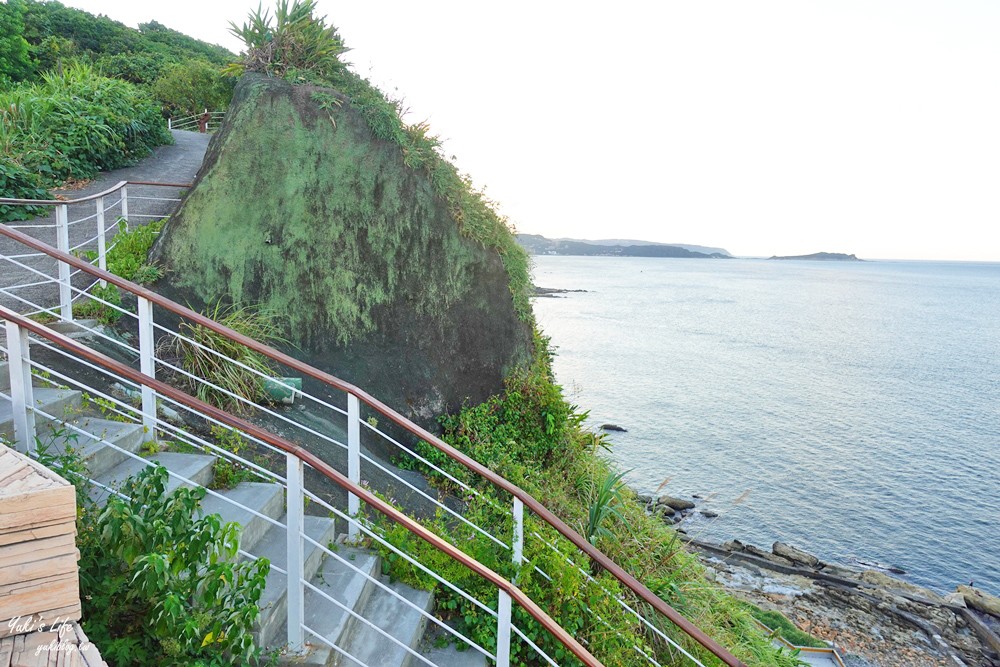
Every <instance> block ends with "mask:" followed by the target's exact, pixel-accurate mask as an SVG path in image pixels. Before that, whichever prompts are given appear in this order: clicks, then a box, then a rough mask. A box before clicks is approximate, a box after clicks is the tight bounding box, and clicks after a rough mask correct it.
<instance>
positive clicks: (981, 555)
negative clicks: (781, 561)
mask: <svg viewBox="0 0 1000 667" xmlns="http://www.w3.org/2000/svg"><path fill="white" fill-rule="evenodd" d="M534 259H535V268H534V277H535V284H537V285H539V286H542V287H550V288H563V289H571V290H586V292H575V293H568V294H564V295H561V296H562V297H563V298H538V299H536V300H535V313H536V315H537V317H538V320H539V322H540V324H541V327H542V329H543V331H544V332H545V333H546V334H547V335H549V336H551V338H552V342H553V344H554V346H555V348H556V352H557V356H556V358H555V362H554V364H555V372H556V376H557V379H558V381H559V382H560V383H561V384H562V385H563V387H564V390H565V392H566V395H567V397H568V398H569V399H570V400H571V401H572V402H574V403H576V404H578V405H579V406H580V407H581V409H589V410H590V414H591V417H590V420H589V422H588V423H589V425H590V426H591V427H593V428H596V427H599V426H600V425H602V424H604V423H614V424H618V425H620V426H622V427H624V428H626V429H627V432H626V433H612V434H611V436H610V440H611V442H612V443H613V451H612V454H610V456H611V457H612V458H613V459H614V461H615V462H616V463H617V464H618V465H619V466H620V467H621V468H623V469H626V470H629V471H630V472H629V473H628V475H627V479H628V481H629V483H630V485H631V486H632V487H633V488H635V489H636V490H637V491H639V492H641V493H666V494H670V495H675V496H685V497H689V496H692V495H694V494H697V495H699V496H702V500H699V501H698V503H699V508H700V509H707V510H711V511H712V512H717V513H718V515H719V516H718V517H717V518H711V519H710V518H706V517H704V516H703V515H701V514H700V513H695V514H694V515H692V517H691V518H690V519H689V520H688V521H687V522H686V523H687V530H688V531H689V533H690V534H691V535H692V536H697V537H700V538H704V539H709V540H719V541H721V540H726V539H730V538H737V539H740V540H743V541H746V542H750V543H752V544H755V545H757V546H760V547H764V548H769V547H770V545H771V543H772V542H773V541H775V540H781V541H785V542H788V543H791V544H793V545H796V546H799V547H801V548H804V549H806V550H808V551H811V552H813V553H815V554H816V555H818V556H819V557H821V558H822V559H826V560H829V561H831V562H839V563H847V564H850V563H855V562H864V563H880V564H883V565H887V566H893V567H899V568H902V569H904V570H905V571H906V572H907V578H909V579H910V580H911V581H913V582H915V583H918V584H922V585H925V586H929V587H932V588H935V589H938V590H949V589H953V588H954V586H955V585H957V584H961V583H969V581H974V582H975V583H976V585H977V586H981V587H983V588H985V589H987V590H990V591H992V592H994V593H1000V264H995V263H960V262H954V263H952V262H901V261H872V262H809V261H769V260H751V259H733V260H691V259H652V258H619V257H556V256H541V257H536V258H534Z"/></svg>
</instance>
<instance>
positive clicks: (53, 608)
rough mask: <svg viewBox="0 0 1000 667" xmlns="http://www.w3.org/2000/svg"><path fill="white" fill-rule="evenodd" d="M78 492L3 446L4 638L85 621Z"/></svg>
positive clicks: (0, 583) (0, 567) (0, 582)
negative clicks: (81, 597) (80, 559)
mask: <svg viewBox="0 0 1000 667" xmlns="http://www.w3.org/2000/svg"><path fill="white" fill-rule="evenodd" d="M79 557H80V552H79V551H78V550H77V548H76V490H75V489H74V488H73V486H72V485H71V484H70V483H69V482H67V481H66V480H64V479H63V478H62V477H60V476H59V475H57V474H55V473H54V472H52V471H51V470H48V469H47V468H45V467H44V466H42V465H40V464H38V463H37V462H35V461H34V460H32V459H30V458H28V457H27V456H24V455H23V454H20V453H18V452H15V451H14V450H12V449H10V448H8V447H4V446H0V637H7V636H11V635H15V634H21V633H23V632H25V631H26V630H33V629H36V628H39V627H43V626H45V625H52V624H54V623H61V622H66V621H79V620H80V585H79V572H78V568H77V560H78V559H79Z"/></svg>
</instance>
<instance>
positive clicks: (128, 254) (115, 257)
mask: <svg viewBox="0 0 1000 667" xmlns="http://www.w3.org/2000/svg"><path fill="white" fill-rule="evenodd" d="M165 222H166V220H154V221H153V222H150V223H149V224H146V225H140V226H138V227H133V228H132V229H129V228H128V226H127V224H126V222H125V221H124V220H119V221H118V233H117V234H116V235H115V237H114V240H113V243H112V244H111V247H110V248H109V249H108V254H107V257H106V258H105V261H106V262H107V267H108V271H110V272H111V273H113V274H115V275H116V276H121V277H122V278H124V279H125V280H131V281H133V282H137V283H139V284H140V285H143V284H146V283H151V282H156V281H157V280H159V279H160V278H161V277H162V276H163V270H162V269H160V268H159V267H158V266H156V265H155V264H150V263H149V259H148V258H149V249H150V248H152V247H153V243H155V242H156V238H157V236H159V234H160V231H162V229H163V225H164V223H165Z"/></svg>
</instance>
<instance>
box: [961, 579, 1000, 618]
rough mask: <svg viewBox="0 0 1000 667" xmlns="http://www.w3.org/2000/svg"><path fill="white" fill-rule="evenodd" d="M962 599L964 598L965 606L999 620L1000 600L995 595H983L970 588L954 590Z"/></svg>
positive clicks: (963, 587)
mask: <svg viewBox="0 0 1000 667" xmlns="http://www.w3.org/2000/svg"><path fill="white" fill-rule="evenodd" d="M955 590H957V591H958V592H959V593H961V594H962V597H964V598H965V604H966V605H968V606H970V607H972V608H973V609H976V610H978V611H981V612H983V613H984V614H990V615H992V616H996V617H997V618H1000V598H998V597H996V596H995V595H990V594H989V593H984V592H983V591H981V590H979V589H978V588H973V587H972V586H959V587H958V588H956V589H955Z"/></svg>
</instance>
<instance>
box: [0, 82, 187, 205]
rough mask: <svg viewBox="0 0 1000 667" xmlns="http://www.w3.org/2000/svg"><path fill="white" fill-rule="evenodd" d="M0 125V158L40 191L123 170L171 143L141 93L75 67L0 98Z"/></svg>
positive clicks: (149, 104) (160, 120)
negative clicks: (28, 175)
mask: <svg viewBox="0 0 1000 667" xmlns="http://www.w3.org/2000/svg"><path fill="white" fill-rule="evenodd" d="M0 121H2V124H3V125H4V126H5V129H4V130H3V134H2V135H0V150H2V151H3V153H2V155H0V157H4V158H7V159H8V160H10V161H12V162H15V163H17V164H19V165H20V166H21V167H23V168H25V169H27V170H28V171H30V172H34V173H38V174H40V176H41V179H42V183H41V185H53V184H56V183H59V182H61V181H63V180H65V179H68V178H90V177H92V176H94V175H95V174H96V173H97V172H98V171H102V170H110V169H117V168H119V167H124V166H127V165H129V164H132V163H134V162H135V161H137V160H139V159H141V158H143V157H146V156H147V155H149V153H150V152H151V151H152V149H153V147H155V146H158V145H160V144H165V143H170V142H171V141H172V138H171V136H170V133H169V132H168V131H167V128H166V122H165V121H164V120H163V118H162V117H161V115H160V111H159V109H158V108H157V106H156V105H155V104H154V103H153V101H152V100H151V98H149V97H148V95H147V94H146V93H145V92H143V91H141V90H140V89H139V88H137V87H136V86H134V85H132V84H129V83H127V82H125V81H121V80H118V79H109V78H107V77H103V76H100V75H99V74H98V73H97V71H96V70H95V69H94V68H93V67H90V66H88V65H84V64H80V63H75V64H72V65H69V66H65V67H63V68H62V70H61V71H60V72H55V71H53V72H49V73H47V74H45V75H43V77H42V81H41V82H39V83H35V84H30V85H29V84H22V85H21V86H18V87H16V88H14V89H11V90H7V91H4V92H3V93H0Z"/></svg>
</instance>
